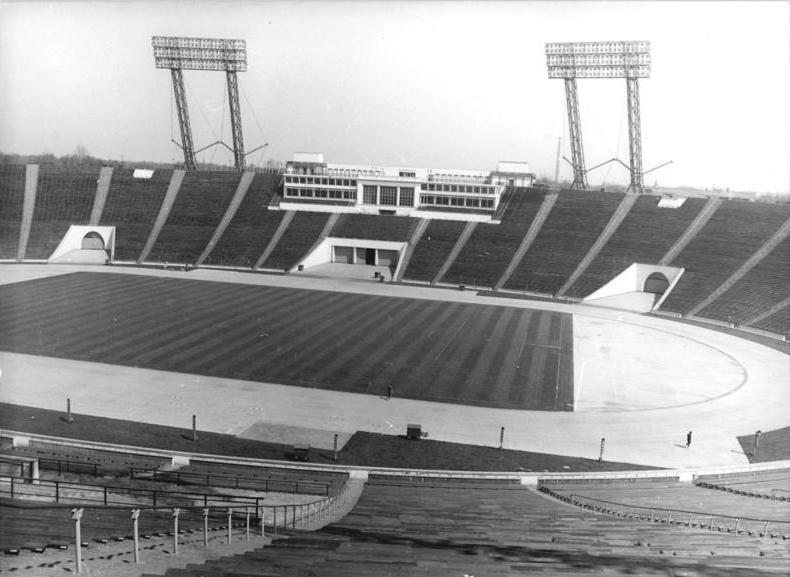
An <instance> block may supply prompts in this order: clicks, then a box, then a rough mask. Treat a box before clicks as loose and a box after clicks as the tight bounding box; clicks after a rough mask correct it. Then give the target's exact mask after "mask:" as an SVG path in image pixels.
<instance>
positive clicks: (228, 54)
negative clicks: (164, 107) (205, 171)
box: [151, 36, 260, 170]
mask: <svg viewBox="0 0 790 577" xmlns="http://www.w3.org/2000/svg"><path fill="white" fill-rule="evenodd" d="M151 43H152V45H153V48H154V63H155V65H156V67H157V68H169V69H170V71H171V73H172V77H173V91H174V92H175V95H176V107H177V108H178V122H179V125H180V127H181V144H179V146H180V147H181V148H182V149H183V151H184V164H185V165H186V167H187V169H188V170H195V169H196V168H197V165H196V162H195V149H194V145H193V144H192V129H191V126H190V124H189V111H188V110H187V100H186V94H185V92H184V78H183V74H182V70H185V69H186V70H217V71H224V72H225V77H226V80H227V83H228V105H229V107H230V124H231V131H232V137H233V150H232V152H233V159H234V164H235V166H236V169H237V170H244V168H245V160H244V159H245V157H246V155H245V153H244V137H243V134H242V129H241V106H240V105H239V83H238V78H237V77H236V72H244V71H245V70H247V43H246V42H245V41H244V40H229V39H215V38H181V37H176V36H154V37H153V38H152V39H151ZM176 144H178V143H176ZM214 144H225V143H224V142H215V143H214ZM210 146H213V145H210ZM225 146H227V145H226V144H225ZM259 148H260V147H259ZM201 150H205V149H201ZM256 150H257V149H256Z"/></svg>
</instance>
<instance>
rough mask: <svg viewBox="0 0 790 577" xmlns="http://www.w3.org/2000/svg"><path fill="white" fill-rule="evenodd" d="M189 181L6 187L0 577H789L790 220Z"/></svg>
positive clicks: (524, 197) (342, 171)
mask: <svg viewBox="0 0 790 577" xmlns="http://www.w3.org/2000/svg"><path fill="white" fill-rule="evenodd" d="M154 46H155V48H156V40H155V41H154ZM174 78H175V75H174ZM229 83H230V80H229ZM174 87H175V90H176V92H178V88H177V85H176V80H175V79H174ZM574 90H575V88H574ZM232 110H233V109H232V106H231V114H232V113H233V112H232ZM182 129H183V124H182ZM239 131H240V129H239ZM183 134H185V133H183ZM186 141H187V139H183V140H182V143H185V142H186ZM640 146H641V145H640ZM236 152H237V153H238V152H239V150H238V149H237V150H236ZM184 153H185V155H184V156H185V161H184V164H183V165H178V166H170V167H162V166H157V167H154V168H151V167H150V166H149V165H142V164H141V165H140V166H133V165H129V164H120V163H119V164H117V165H105V166H95V167H88V166H79V167H63V166H57V165H52V164H45V163H40V164H37V163H27V164H2V165H0V224H1V226H0V369H1V371H2V372H0V414H2V419H1V420H0V423H2V425H1V426H2V429H0V443H1V444H0V448H1V449H2V450H1V451H0V464H2V471H0V473H1V474H0V487H2V493H0V518H1V519H2V523H0V525H1V527H0V546H1V548H2V553H3V554H2V556H0V563H1V565H0V573H2V574H3V575H31V576H32V575H64V574H86V575H165V576H169V577H176V576H198V575H227V576H231V575H233V576H241V575H376V576H379V575H406V576H421V575H432V576H433V575H448V576H449V575H453V576H460V575H475V576H478V577H480V576H482V575H530V574H558V575H568V576H571V575H722V576H724V575H750V576H751V575H781V574H787V572H788V570H789V569H790V549H789V548H788V543H789V542H790V451H788V446H790V443H789V442H788V438H789V437H790V421H789V420H788V416H787V407H788V406H790V390H788V387H787V383H788V377H790V363H788V355H789V354H790V345H788V343H787V335H788V334H789V333H790V283H788V278H790V268H788V267H789V266H790V264H789V263H790V204H788V203H786V202H762V201H749V200H743V199H737V198H727V197H724V196H721V195H717V194H709V195H689V196H669V195H666V194H662V193H660V192H655V193H654V192H651V191H649V190H647V189H642V188H641V175H642V174H641V172H639V173H638V176H639V178H640V180H638V181H637V182H636V184H637V185H638V186H637V187H636V190H634V189H633V188H630V189H629V190H627V191H623V190H616V191H613V190H590V189H589V187H587V186H582V187H581V188H579V186H576V185H577V184H580V183H583V182H584V179H585V178H586V175H585V173H584V171H580V170H581V168H580V166H579V165H578V164H574V163H572V164H573V168H574V184H571V185H570V186H568V185H567V183H566V185H563V184H561V183H552V184H550V185H546V184H542V183H541V184H537V183H536V176H535V174H534V173H533V172H531V171H530V168H529V165H528V164H527V163H526V162H523V161H501V162H499V163H498V165H497V166H496V168H493V167H492V169H491V170H487V171H479V170H478V171H473V170H465V169H447V168H418V167H414V166H372V165H353V164H333V163H328V162H325V159H324V156H323V154H321V153H317V152H311V153H305V152H300V153H294V154H293V157H292V159H291V160H290V161H288V162H287V163H283V164H282V166H277V167H269V168H260V167H258V168H256V167H246V169H245V170H206V169H201V170H197V169H196V168H197V167H191V166H190V157H189V154H188V150H186V148H185V149H184ZM240 158H241V159H243V149H242V155H241V156H240V155H239V154H236V160H237V161H239V159H240ZM342 160H347V159H342ZM352 160H353V159H352ZM639 166H640V169H639V170H640V171H641V158H640V160H639ZM633 167H634V164H633V162H632V165H631V168H632V172H631V176H632V181H631V184H632V186H633V185H634V184H635V181H634V172H633ZM236 168H239V166H238V163H237V166H236ZM584 184H585V185H586V183H584Z"/></svg>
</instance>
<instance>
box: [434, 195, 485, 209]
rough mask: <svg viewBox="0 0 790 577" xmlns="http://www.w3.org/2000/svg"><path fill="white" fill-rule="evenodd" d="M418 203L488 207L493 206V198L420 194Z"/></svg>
mask: <svg viewBox="0 0 790 577" xmlns="http://www.w3.org/2000/svg"><path fill="white" fill-rule="evenodd" d="M420 204H421V205H423V206H455V207H459V208H460V207H465V208H490V209H493V208H495V207H494V199H493V198H470V197H465V196H436V195H433V194H421V195H420Z"/></svg>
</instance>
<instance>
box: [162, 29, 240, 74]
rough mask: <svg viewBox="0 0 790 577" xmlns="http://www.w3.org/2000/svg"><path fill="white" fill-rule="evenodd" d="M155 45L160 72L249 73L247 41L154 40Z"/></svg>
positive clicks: (174, 38) (170, 37)
mask: <svg viewBox="0 0 790 577" xmlns="http://www.w3.org/2000/svg"><path fill="white" fill-rule="evenodd" d="M151 44H152V45H153V49H154V64H155V65H156V67H157V68H180V69H184V70H228V71H235V72H244V71H245V70H247V43H246V41H244V40H231V39H220V38H181V37H176V36H154V37H152V39H151Z"/></svg>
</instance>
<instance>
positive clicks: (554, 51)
mask: <svg viewBox="0 0 790 577" xmlns="http://www.w3.org/2000/svg"><path fill="white" fill-rule="evenodd" d="M546 65H547V66H548V70H549V78H563V79H564V80H565V99H566V102H567V106H568V126H569V129H570V138H571V157H572V161H571V164H572V165H573V184H572V185H571V188H572V189H585V188H587V171H586V169H585V167H584V153H583V150H582V136H581V123H580V121H579V102H578V97H577V95H576V79H577V78H625V81H626V92H627V96H628V144H629V146H628V151H629V156H630V158H629V160H630V171H631V183H630V185H629V186H628V190H631V191H633V192H637V193H639V192H642V174H643V173H642V131H641V121H640V116H639V79H640V78H649V77H650V42H646V41H626V42H552V43H548V44H546Z"/></svg>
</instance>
